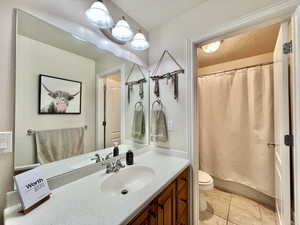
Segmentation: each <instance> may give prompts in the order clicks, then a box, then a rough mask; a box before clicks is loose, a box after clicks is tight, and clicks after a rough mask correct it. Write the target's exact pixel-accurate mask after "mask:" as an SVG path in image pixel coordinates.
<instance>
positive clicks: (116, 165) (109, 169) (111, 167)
mask: <svg viewBox="0 0 300 225" xmlns="http://www.w3.org/2000/svg"><path fill="white" fill-rule="evenodd" d="M124 167H125V165H123V164H122V162H121V160H120V159H117V160H116V161H115V162H108V163H107V164H106V173H107V174H109V173H117V172H119V170H120V169H121V168H124Z"/></svg>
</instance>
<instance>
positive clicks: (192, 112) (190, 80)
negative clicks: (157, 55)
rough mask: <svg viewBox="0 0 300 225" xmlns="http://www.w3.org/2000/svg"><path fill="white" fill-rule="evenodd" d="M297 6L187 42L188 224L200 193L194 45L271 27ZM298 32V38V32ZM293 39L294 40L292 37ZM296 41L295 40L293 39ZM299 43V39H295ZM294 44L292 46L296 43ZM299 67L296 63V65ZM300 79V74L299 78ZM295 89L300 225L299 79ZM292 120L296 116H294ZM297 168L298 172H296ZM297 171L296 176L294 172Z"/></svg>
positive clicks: (295, 1)
mask: <svg viewBox="0 0 300 225" xmlns="http://www.w3.org/2000/svg"><path fill="white" fill-rule="evenodd" d="M299 4H300V1H299V0H290V1H280V2H279V3H276V4H273V5H271V6H269V7H265V8H262V9H259V10H257V11H255V12H253V13H251V14H249V15H247V16H246V17H243V18H240V19H237V20H234V21H232V22H230V23H228V24H224V25H221V26H218V27H217V28H216V29H213V30H211V31H210V32H205V34H204V35H203V34H201V32H199V35H198V36H196V37H193V38H192V39H187V40H186V65H187V69H186V72H187V84H186V85H187V86H186V90H187V97H186V101H187V104H186V105H187V108H186V112H187V114H186V121H187V124H186V128H187V129H186V130H187V134H186V136H187V148H188V157H189V159H190V162H191V164H192V177H193V183H192V186H193V188H192V199H193V200H194V201H191V202H192V205H191V206H192V209H193V210H192V212H193V213H192V215H190V219H191V220H190V221H193V223H190V224H195V225H197V224H198V221H199V200H198V199H199V193H198V168H199V154H198V153H199V148H198V137H199V136H198V109H197V73H198V62H197V45H198V44H199V43H202V44H203V43H207V42H210V41H214V40H219V39H224V38H226V37H229V36H232V35H236V34H239V33H242V32H246V31H249V30H251V29H253V28H258V27H260V26H266V25H271V24H274V23H278V22H281V21H283V20H286V19H288V18H291V17H292V16H293V14H294V12H295V10H296V8H297V6H298V5H299ZM296 31H297V34H299V33H300V31H298V30H297V29H296ZM294 38H295V36H294ZM294 40H295V39H294ZM297 40H299V38H298V39H297ZM297 40H295V42H299V41H297ZM298 49H299V50H300V47H299V46H298V45H295V46H294V50H295V52H296V54H294V57H295V62H297V60H298V61H299V59H300V51H298ZM298 64H299V62H298ZM294 65H295V66H294V68H293V70H295V71H293V74H294V75H295V74H296V71H297V74H298V71H299V73H300V65H297V63H294ZM299 75H300V74H299ZM295 77H296V79H294V81H295V82H294V86H295V87H298V88H294V93H293V95H295V94H297V96H296V98H294V102H293V103H294V104H295V107H294V111H295V110H297V112H298V114H299V115H297V113H296V112H294V115H297V117H296V118H293V120H294V121H295V122H296V124H295V125H296V126H294V130H293V132H294V134H295V135H297V136H295V140H294V143H295V145H294V151H295V153H296V156H295V162H294V164H295V165H296V166H295V167H294V176H295V178H294V180H295V186H294V189H295V190H298V191H295V193H294V194H295V206H296V207H295V224H296V225H300V218H299V217H300V208H299V207H300V206H299V204H300V193H298V192H300V153H298V151H297V150H298V149H297V148H298V143H300V132H299V133H296V132H295V130H299V131H300V90H299V87H300V78H299V76H295ZM294 117H295V116H294ZM298 168H299V169H298ZM297 169H298V172H297V171H296V170H297Z"/></svg>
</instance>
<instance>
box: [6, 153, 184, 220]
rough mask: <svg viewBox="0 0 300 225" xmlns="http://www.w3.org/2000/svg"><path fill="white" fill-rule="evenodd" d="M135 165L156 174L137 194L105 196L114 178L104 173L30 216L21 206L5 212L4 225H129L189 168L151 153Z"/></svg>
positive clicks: (66, 189)
mask: <svg viewBox="0 0 300 225" xmlns="http://www.w3.org/2000/svg"><path fill="white" fill-rule="evenodd" d="M166 151H168V150H166ZM135 165H142V166H147V167H150V168H152V169H153V170H154V171H155V176H154V179H153V180H152V181H151V183H150V184H149V185H147V186H146V187H144V188H143V189H141V190H139V191H137V192H132V193H128V194H127V195H118V196H111V195H107V194H105V193H103V192H102V191H101V189H100V185H101V183H102V182H103V181H104V180H105V179H106V178H107V177H108V176H111V174H109V175H107V174H105V170H101V171H99V172H97V173H94V174H92V175H89V176H87V177H84V178H82V179H80V180H77V181H75V182H72V183H70V184H67V185H65V186H62V187H60V188H57V189H55V190H54V191H52V196H51V198H50V199H49V200H48V201H47V202H45V203H44V204H42V205H41V206H39V207H38V208H36V209H35V210H33V211H31V212H30V213H29V214H27V215H23V214H20V213H18V210H19V208H20V205H18V206H13V207H10V208H6V209H5V211H4V218H5V225H20V224H22V225H119V224H126V223H127V222H129V221H130V219H132V218H133V217H134V216H135V215H136V214H137V213H138V212H139V211H140V210H142V208H143V207H144V206H146V205H147V204H148V203H149V202H150V201H151V200H152V199H153V198H154V197H155V196H156V195H157V194H158V193H159V192H160V191H162V189H163V188H165V187H166V186H167V185H168V184H169V183H170V182H171V181H172V180H173V179H174V178H176V176H177V175H179V174H180V173H181V172H182V171H183V170H184V169H185V168H187V167H188V166H189V161H188V160H187V159H184V158H180V157H176V156H172V155H171V154H165V153H163V151H154V150H152V151H148V152H146V153H143V154H140V155H138V156H136V157H135Z"/></svg>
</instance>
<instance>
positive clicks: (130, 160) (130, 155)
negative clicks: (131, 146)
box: [126, 150, 134, 165]
mask: <svg viewBox="0 0 300 225" xmlns="http://www.w3.org/2000/svg"><path fill="white" fill-rule="evenodd" d="M133 157H134V155H133V152H132V151H131V150H128V152H127V153H126V164H127V165H133V163H134V160H133Z"/></svg>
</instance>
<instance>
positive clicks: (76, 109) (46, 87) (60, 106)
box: [39, 74, 82, 114]
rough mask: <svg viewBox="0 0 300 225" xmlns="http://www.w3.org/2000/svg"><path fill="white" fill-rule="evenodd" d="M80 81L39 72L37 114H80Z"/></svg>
mask: <svg viewBox="0 0 300 225" xmlns="http://www.w3.org/2000/svg"><path fill="white" fill-rule="evenodd" d="M81 92H82V83H81V82H80V81H74V80H67V79H63V78H59V77H53V76H47V75H43V74H40V77H39V114H81Z"/></svg>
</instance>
